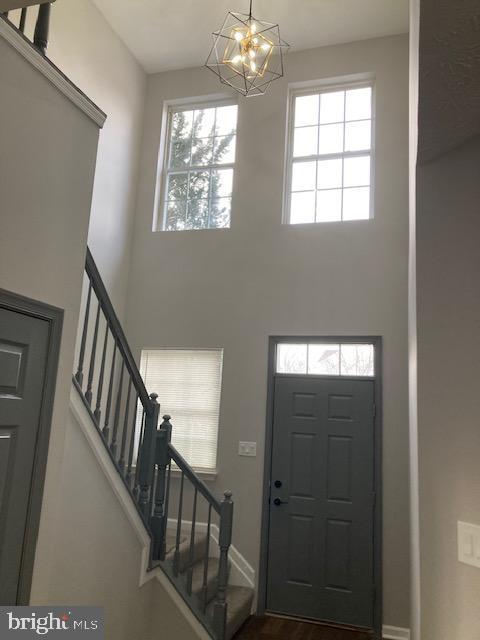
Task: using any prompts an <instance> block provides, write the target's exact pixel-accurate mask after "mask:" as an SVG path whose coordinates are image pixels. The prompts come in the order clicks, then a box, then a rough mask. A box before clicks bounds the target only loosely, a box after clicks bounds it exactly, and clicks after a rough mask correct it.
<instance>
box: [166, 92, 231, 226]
mask: <svg viewBox="0 0 480 640" xmlns="http://www.w3.org/2000/svg"><path fill="white" fill-rule="evenodd" d="M236 133H237V105H236V104H225V103H222V104H215V105H209V106H198V107H191V106H189V107H171V108H170V110H169V113H168V134H167V135H168V139H167V149H166V162H165V171H164V174H165V180H164V189H163V194H164V197H163V229H164V230H166V231H180V230H185V229H220V228H227V227H229V226H230V209H231V200H232V183H233V172H234V167H235V143H236Z"/></svg>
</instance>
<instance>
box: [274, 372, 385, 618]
mask: <svg viewBox="0 0 480 640" xmlns="http://www.w3.org/2000/svg"><path fill="white" fill-rule="evenodd" d="M274 393H275V395H274V424H273V450H272V477H271V498H270V530H269V551H268V578H267V609H268V610H269V611H271V612H277V613H281V614H286V615H293V616H300V617H305V618H313V619H316V620H324V621H330V622H335V623H342V624H349V625H354V626H361V627H368V628H372V627H373V576H374V573H373V564H374V556H373V532H374V515H373V510H374V407H375V405H374V402H375V399H374V381H373V380H366V379H363V380H362V379H351V378H348V379H341V378H317V377H312V376H309V377H300V376H276V377H275V389H274Z"/></svg>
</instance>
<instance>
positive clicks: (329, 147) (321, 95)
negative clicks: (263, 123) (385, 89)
mask: <svg viewBox="0 0 480 640" xmlns="http://www.w3.org/2000/svg"><path fill="white" fill-rule="evenodd" d="M291 112H292V113H291V121H290V149H289V159H288V160H289V163H288V169H289V170H288V182H287V211H288V222H289V223H290V224H302V223H310V222H333V221H341V220H365V219H368V218H370V217H371V215H372V206H371V199H372V198H371V166H372V87H371V86H354V87H353V86H352V87H350V88H345V89H342V90H339V89H328V90H322V91H315V92H313V91H312V92H309V93H302V94H294V95H293V97H292V109H291Z"/></svg>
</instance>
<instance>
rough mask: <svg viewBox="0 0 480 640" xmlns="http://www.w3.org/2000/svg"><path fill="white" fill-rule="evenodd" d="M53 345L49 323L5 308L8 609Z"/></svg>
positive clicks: (1, 534) (1, 524) (3, 482)
mask: <svg viewBox="0 0 480 640" xmlns="http://www.w3.org/2000/svg"><path fill="white" fill-rule="evenodd" d="M48 345H49V323H48V322H47V321H45V320H41V319H39V318H34V317H31V316H29V315H26V314H23V313H17V312H14V311H11V310H8V309H4V308H0V604H2V605H13V604H15V603H16V601H17V591H18V586H19V580H20V572H21V565H22V554H23V543H24V535H25V528H26V523H27V515H28V509H29V503H30V494H31V485H32V474H33V466H34V459H35V450H36V444H37V435H38V428H39V422H40V412H41V408H42V399H43V391H44V382H45V367H46V362H47V352H48Z"/></svg>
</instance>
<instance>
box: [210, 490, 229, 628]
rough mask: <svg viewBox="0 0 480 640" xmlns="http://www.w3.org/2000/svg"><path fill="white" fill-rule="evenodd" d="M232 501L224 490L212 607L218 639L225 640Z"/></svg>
mask: <svg viewBox="0 0 480 640" xmlns="http://www.w3.org/2000/svg"><path fill="white" fill-rule="evenodd" d="M232 524H233V502H232V492H231V491H225V493H224V500H223V502H222V503H221V505H220V535H219V541H218V544H219V546H220V563H219V567H218V586H217V595H216V598H215V603H214V607H213V627H214V630H215V632H216V634H217V638H218V640H225V634H226V626H227V584H228V550H229V549H230V545H231V543H232Z"/></svg>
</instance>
